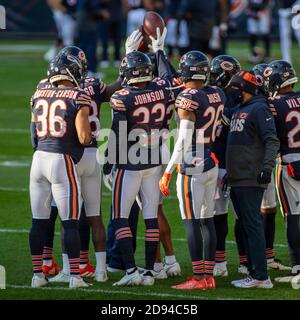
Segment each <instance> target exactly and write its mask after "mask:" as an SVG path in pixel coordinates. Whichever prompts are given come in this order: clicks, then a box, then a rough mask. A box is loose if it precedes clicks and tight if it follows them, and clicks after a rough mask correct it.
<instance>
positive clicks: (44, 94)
mask: <svg viewBox="0 0 300 320" xmlns="http://www.w3.org/2000/svg"><path fill="white" fill-rule="evenodd" d="M79 92H80V91H78V90H47V89H46V90H37V91H36V92H35V94H34V96H33V98H34V99H37V98H69V99H76V97H77V95H78V93H79Z"/></svg>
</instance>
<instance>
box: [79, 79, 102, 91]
mask: <svg viewBox="0 0 300 320" xmlns="http://www.w3.org/2000/svg"><path fill="white" fill-rule="evenodd" d="M88 86H93V88H94V90H95V89H97V90H96V91H97V92H98V90H99V91H100V93H103V92H104V91H105V89H106V84H105V83H104V82H103V81H102V80H101V79H99V78H92V77H87V78H85V79H84V87H88Z"/></svg>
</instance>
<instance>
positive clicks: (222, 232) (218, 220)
mask: <svg viewBox="0 0 300 320" xmlns="http://www.w3.org/2000/svg"><path fill="white" fill-rule="evenodd" d="M227 216H228V214H227V213H225V214H220V215H215V216H214V223H215V229H216V236H217V247H216V262H217V263H220V262H224V261H226V236H227V234H228V219H227Z"/></svg>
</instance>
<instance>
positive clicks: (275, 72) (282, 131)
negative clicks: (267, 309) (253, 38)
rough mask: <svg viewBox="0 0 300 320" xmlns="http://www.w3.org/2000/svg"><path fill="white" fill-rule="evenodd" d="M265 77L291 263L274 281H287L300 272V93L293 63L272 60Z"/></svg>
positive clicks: (278, 185) (277, 178)
mask: <svg viewBox="0 0 300 320" xmlns="http://www.w3.org/2000/svg"><path fill="white" fill-rule="evenodd" d="M264 76H265V81H266V87H267V90H268V92H269V93H270V96H271V98H270V101H269V106H270V109H271V111H272V113H273V115H274V118H275V124H276V129H277V135H278V138H279V140H280V150H279V154H280V156H279V161H278V163H277V166H276V177H275V179H276V190H277V195H278V200H279V203H280V210H281V213H282V215H283V217H284V220H285V224H286V234H287V241H288V245H289V252H290V258H291V264H292V271H291V275H290V276H287V277H280V278H275V281H278V282H290V281H291V279H292V277H293V276H295V275H297V274H299V273H300V229H299V214H300V208H299V203H300V202H299V199H300V182H299V181H300V165H299V164H300V133H299V126H300V103H299V101H300V94H299V92H295V91H294V90H293V87H294V85H295V83H297V82H298V78H297V75H296V72H295V70H294V68H293V67H292V65H291V64H290V63H289V62H287V61H284V60H277V61H273V62H271V63H270V64H269V65H268V67H267V68H266V69H265V71H264Z"/></svg>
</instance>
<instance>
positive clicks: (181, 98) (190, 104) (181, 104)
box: [175, 89, 199, 112]
mask: <svg viewBox="0 0 300 320" xmlns="http://www.w3.org/2000/svg"><path fill="white" fill-rule="evenodd" d="M191 90H192V92H190V91H191ZM196 92H198V90H196V89H185V90H183V91H182V92H181V93H180V94H179V95H178V96H177V98H176V101H175V107H176V108H180V109H184V110H187V111H191V112H192V111H194V110H196V109H198V107H199V103H198V102H197V101H196V99H195V96H194V95H195V93H196Z"/></svg>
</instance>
